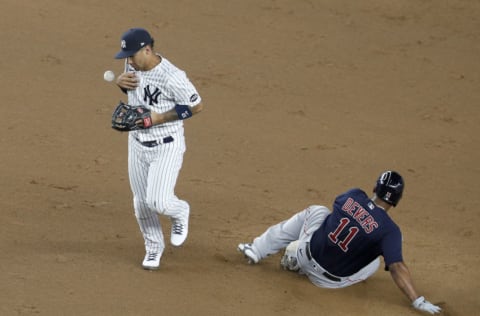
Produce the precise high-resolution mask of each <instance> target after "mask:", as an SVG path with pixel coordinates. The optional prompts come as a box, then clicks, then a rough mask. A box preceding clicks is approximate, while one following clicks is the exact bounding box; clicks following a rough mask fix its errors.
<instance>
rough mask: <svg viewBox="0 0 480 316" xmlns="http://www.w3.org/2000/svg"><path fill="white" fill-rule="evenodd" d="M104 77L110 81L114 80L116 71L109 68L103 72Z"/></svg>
mask: <svg viewBox="0 0 480 316" xmlns="http://www.w3.org/2000/svg"><path fill="white" fill-rule="evenodd" d="M103 79H105V81H108V82H110V81H113V80H114V79H115V73H114V72H113V71H111V70H107V71H105V73H104V74H103Z"/></svg>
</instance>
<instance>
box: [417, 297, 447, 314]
mask: <svg viewBox="0 0 480 316" xmlns="http://www.w3.org/2000/svg"><path fill="white" fill-rule="evenodd" d="M412 306H413V307H415V308H416V309H418V310H420V311H423V312H427V313H430V314H432V315H433V314H438V313H440V312H441V310H442V309H441V308H440V307H439V306H437V305H433V304H432V303H430V302H429V301H427V300H426V299H425V297H423V296H420V297H419V298H417V299H416V300H415V301H413V303H412Z"/></svg>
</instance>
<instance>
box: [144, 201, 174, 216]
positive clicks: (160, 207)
mask: <svg viewBox="0 0 480 316" xmlns="http://www.w3.org/2000/svg"><path fill="white" fill-rule="evenodd" d="M147 204H148V206H149V207H150V208H151V209H152V210H155V211H156V212H158V213H160V214H162V213H165V211H166V210H168V209H169V207H170V204H171V203H170V201H169V199H165V198H153V199H148V200H147Z"/></svg>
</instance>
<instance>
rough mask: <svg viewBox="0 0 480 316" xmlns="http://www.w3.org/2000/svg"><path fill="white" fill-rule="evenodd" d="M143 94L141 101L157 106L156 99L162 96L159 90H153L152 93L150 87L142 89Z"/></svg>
mask: <svg viewBox="0 0 480 316" xmlns="http://www.w3.org/2000/svg"><path fill="white" fill-rule="evenodd" d="M143 92H144V97H143V101H145V102H148V105H153V104H158V97H159V96H160V95H161V94H162V92H161V91H160V89H159V88H155V90H154V91H151V90H150V85H148V86H146V87H145V88H143Z"/></svg>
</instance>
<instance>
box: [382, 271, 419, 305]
mask: <svg viewBox="0 0 480 316" xmlns="http://www.w3.org/2000/svg"><path fill="white" fill-rule="evenodd" d="M388 269H389V271H390V274H391V276H392V278H393V281H395V284H396V285H397V286H398V287H399V288H400V289H401V290H402V292H403V293H404V294H405V295H406V296H407V297H408V299H409V300H410V301H412V302H413V301H415V299H417V298H418V294H417V292H416V291H415V288H414V287H413V282H412V278H411V276H410V271H409V270H408V267H407V266H406V265H405V263H403V262H395V263H392V264H391V265H389V266H388Z"/></svg>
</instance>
